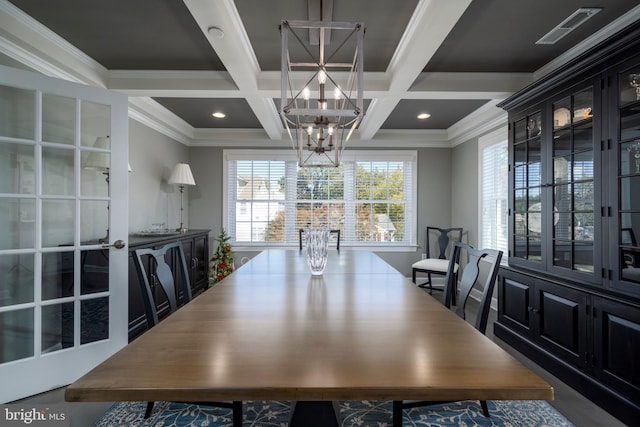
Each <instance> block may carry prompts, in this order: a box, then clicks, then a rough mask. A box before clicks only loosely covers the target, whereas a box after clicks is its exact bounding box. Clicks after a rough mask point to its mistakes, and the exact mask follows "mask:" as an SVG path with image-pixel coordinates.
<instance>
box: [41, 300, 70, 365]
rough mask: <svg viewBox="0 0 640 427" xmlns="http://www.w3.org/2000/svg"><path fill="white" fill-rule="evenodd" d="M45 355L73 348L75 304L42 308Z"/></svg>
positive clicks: (68, 303)
mask: <svg viewBox="0 0 640 427" xmlns="http://www.w3.org/2000/svg"><path fill="white" fill-rule="evenodd" d="M41 345H42V352H43V353H51V352H54V351H58V350H62V349H65V348H69V347H73V302H65V303H62V304H54V305H45V306H43V307H42V336H41Z"/></svg>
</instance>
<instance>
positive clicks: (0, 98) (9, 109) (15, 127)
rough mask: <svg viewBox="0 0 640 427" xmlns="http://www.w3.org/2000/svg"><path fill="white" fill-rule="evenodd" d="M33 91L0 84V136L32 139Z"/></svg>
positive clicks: (33, 118) (33, 116)
mask: <svg viewBox="0 0 640 427" xmlns="http://www.w3.org/2000/svg"><path fill="white" fill-rule="evenodd" d="M34 135H35V92H34V91H32V90H25V89H18V88H13V87H8V86H3V85H0V136H8V137H11V138H22V139H31V140H32V139H34Z"/></svg>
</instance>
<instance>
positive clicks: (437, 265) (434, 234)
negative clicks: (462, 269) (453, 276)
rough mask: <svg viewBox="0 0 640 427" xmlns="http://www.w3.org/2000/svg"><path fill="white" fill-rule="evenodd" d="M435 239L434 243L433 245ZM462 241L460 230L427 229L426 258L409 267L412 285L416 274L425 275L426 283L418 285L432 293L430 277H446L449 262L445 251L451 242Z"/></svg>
mask: <svg viewBox="0 0 640 427" xmlns="http://www.w3.org/2000/svg"><path fill="white" fill-rule="evenodd" d="M434 239H435V243H434ZM461 241H462V228H461V227H452V228H439V227H427V231H426V237H425V246H426V250H425V254H426V258H425V259H422V260H420V261H416V262H414V263H413V265H412V266H411V277H412V279H413V283H416V274H417V273H426V274H427V281H426V282H424V283H421V284H419V285H418V286H419V287H421V288H425V287H427V286H428V287H429V291H433V284H432V281H431V276H432V275H438V276H446V274H447V268H448V267H449V261H448V260H447V256H446V254H447V251H448V250H449V246H450V244H451V243H452V242H461ZM434 248H437V252H436V253H434V252H433V249H434ZM454 267H455V270H454V272H455V273H457V272H458V266H457V265H455V266H454ZM436 290H440V289H436Z"/></svg>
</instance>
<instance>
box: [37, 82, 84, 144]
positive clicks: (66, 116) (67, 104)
mask: <svg viewBox="0 0 640 427" xmlns="http://www.w3.org/2000/svg"><path fill="white" fill-rule="evenodd" d="M75 124H76V101H75V99H73V98H67V97H64V96H58V95H50V94H46V93H45V94H43V95H42V140H43V141H47V142H56V143H58V144H68V145H74V144H75V135H76V132H75V127H76V126H75Z"/></svg>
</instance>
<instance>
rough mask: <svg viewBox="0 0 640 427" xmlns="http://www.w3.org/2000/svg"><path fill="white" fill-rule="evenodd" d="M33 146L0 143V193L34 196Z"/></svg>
mask: <svg viewBox="0 0 640 427" xmlns="http://www.w3.org/2000/svg"><path fill="white" fill-rule="evenodd" d="M33 149H34V145H30V144H14V143H11V142H4V141H0V193H8V194H34V193H35V191H36V187H35V171H34V169H33V167H34V160H33V159H34V155H33Z"/></svg>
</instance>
